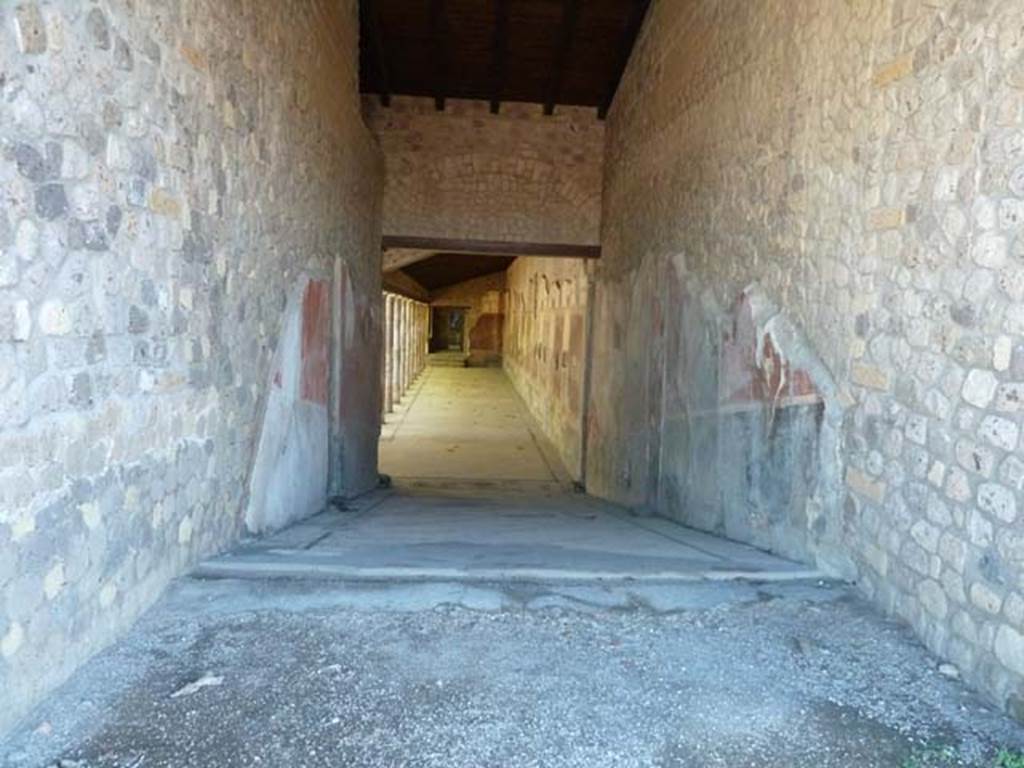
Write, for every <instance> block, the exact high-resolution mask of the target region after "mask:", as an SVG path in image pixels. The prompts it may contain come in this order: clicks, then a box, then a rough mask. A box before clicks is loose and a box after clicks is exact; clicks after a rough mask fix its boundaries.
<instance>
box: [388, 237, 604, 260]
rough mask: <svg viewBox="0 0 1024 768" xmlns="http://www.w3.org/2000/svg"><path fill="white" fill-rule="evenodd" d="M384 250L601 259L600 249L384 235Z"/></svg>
mask: <svg viewBox="0 0 1024 768" xmlns="http://www.w3.org/2000/svg"><path fill="white" fill-rule="evenodd" d="M381 245H382V247H383V248H385V249H386V248H418V249H421V250H430V251H438V252H452V253H474V254H479V255H482V256H556V257H566V258H575V259H597V258H600V257H601V246H600V245H577V244H575V243H529V242H514V241H504V240H459V239H451V238H446V237H417V236H415V235H411V236H410V235H384V237H383V238H382V240H381Z"/></svg>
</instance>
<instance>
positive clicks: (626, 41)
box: [597, 0, 651, 120]
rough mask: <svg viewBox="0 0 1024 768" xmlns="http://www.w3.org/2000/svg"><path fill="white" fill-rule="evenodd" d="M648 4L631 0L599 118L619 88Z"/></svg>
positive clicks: (639, 0) (647, 0)
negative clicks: (629, 11) (626, 23)
mask: <svg viewBox="0 0 1024 768" xmlns="http://www.w3.org/2000/svg"><path fill="white" fill-rule="evenodd" d="M650 4H651V3H650V0H633V8H632V9H631V13H630V16H629V23H628V25H627V26H626V29H625V32H624V33H623V35H622V41H621V42H620V43H619V58H618V61H617V62H616V63H615V69H614V70H613V72H612V78H611V80H610V81H609V82H608V87H607V88H606V89H605V97H604V100H603V101H602V102H601V106H600V107H598V109H597V116H598V118H599V119H601V120H604V119H605V117H607V115H608V110H609V109H611V108H612V102H613V101H614V100H615V93H616V91H618V90H619V83H620V82H621V81H622V76H623V74H625V72H626V66H627V65H628V64H629V57H630V54H632V53H633V46H634V45H635V44H636V39H637V37H639V35H640V28H641V27H642V26H643V23H644V17H645V16H646V15H647V8H648V6H649V5H650Z"/></svg>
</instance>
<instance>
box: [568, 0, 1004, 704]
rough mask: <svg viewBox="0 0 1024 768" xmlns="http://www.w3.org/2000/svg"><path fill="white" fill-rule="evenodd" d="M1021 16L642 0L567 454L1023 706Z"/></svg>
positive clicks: (858, 5)
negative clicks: (582, 440)
mask: <svg viewBox="0 0 1024 768" xmlns="http://www.w3.org/2000/svg"><path fill="white" fill-rule="evenodd" d="M1022 18H1024V2H1021V0H1001V1H999V2H995V1H990V0H985V1H982V0H938V2H925V1H924V0H909V1H907V2H897V1H896V0H864V1H863V2H855V3H838V2H829V3H814V2H792V0H763V2H756V3H754V2H744V1H743V0H725V1H724V2H696V1H695V2H686V3H683V2H676V1H675V0H656V2H655V3H654V4H653V6H652V9H651V11H650V14H649V16H648V18H647V21H646V23H645V27H644V30H643V32H642V33H641V38H640V40H639V44H638V47H637V49H636V50H635V51H634V55H633V57H632V60H631V62H630V65H629V67H628V71H627V73H626V76H625V79H624V81H623V84H622V87H621V89H620V91H619V94H618V97H617V99H616V102H615V104H614V107H613V109H612V111H611V114H610V116H609V122H608V129H607V130H608V142H607V145H608V146H607V158H608V160H607V165H606V172H605V187H604V189H605V196H604V221H603V231H602V240H603V248H604V253H603V258H602V261H601V265H600V266H601V272H600V284H599V286H598V289H597V300H596V304H595V319H594V324H595V327H594V348H595V351H594V368H593V375H592V379H593V382H594V400H593V408H592V410H591V415H590V417H591V421H590V424H589V435H590V442H589V448H588V457H589V461H588V468H587V469H588V476H587V481H588V488H590V489H591V490H596V491H599V492H601V493H602V494H604V495H606V496H610V497H612V498H615V499H619V500H623V501H627V502H629V503H634V504H644V505H648V506H650V507H652V508H654V509H657V510H658V511H661V512H663V513H665V514H669V515H672V516H674V517H678V518H680V519H683V520H687V521H688V522H692V523H695V524H697V525H701V526H703V527H706V528H711V529H715V530H720V531H724V532H727V533H729V534H730V535H733V536H735V537H738V538H745V539H748V540H751V541H754V542H756V543H758V544H761V545H765V546H770V547H772V548H775V549H778V550H781V551H784V552H788V553H790V554H796V555H800V556H802V557H804V558H806V559H812V560H817V561H818V562H820V563H822V564H823V565H825V566H827V567H829V568H830V569H831V570H833V571H835V572H838V573H841V574H847V575H852V576H855V577H856V578H857V580H858V582H859V584H860V585H861V586H862V588H863V589H864V591H865V592H866V593H867V594H868V595H869V596H871V597H872V598H873V599H874V600H875V601H876V602H877V603H878V604H879V605H881V606H883V607H884V608H885V609H887V610H890V611H892V612H894V613H896V614H898V615H899V616H901V617H903V618H904V619H905V620H907V621H908V622H909V623H910V624H912V625H913V627H914V628H915V629H916V631H917V632H918V634H919V635H920V636H921V637H922V638H923V639H924V640H925V642H927V644H928V645H929V646H930V647H931V648H932V649H933V650H934V651H936V652H937V653H938V654H939V655H941V656H943V657H946V658H949V659H951V660H953V661H954V662H955V663H956V664H958V665H959V666H960V668H961V669H962V671H963V673H964V675H965V676H966V677H967V678H968V679H969V680H970V681H971V682H972V683H974V684H975V685H977V686H978V687H980V688H982V689H983V690H985V691H986V692H988V694H989V695H990V696H991V697H992V698H993V699H994V700H995V701H997V702H998V703H1000V704H1002V705H1004V706H1006V707H1007V708H1009V709H1011V710H1013V711H1015V712H1016V713H1017V714H1018V716H1021V715H1024V704H1022V702H1024V688H1022V684H1024V523H1022V519H1021V512H1022V501H1024V497H1022V488H1024V455H1022V452H1021V448H1020V440H1019V438H1020V426H1021V415H1022V412H1024V408H1022V406H1021V395H1022V394H1024V236H1022V228H1024V130H1022V129H1024V121H1022V109H1024V57H1022V53H1024V26H1022V24H1021V19H1022ZM750 457H756V458H757V462H755V463H751V462H750ZM744 466H746V467H750V468H751V471H750V472H747V473H744V472H738V471H737V470H736V467H741V468H742V467H744ZM773 508H774V509H776V510H777V511H778V512H781V514H778V512H777V513H776V514H775V515H774V516H773V515H772V513H771V509H773Z"/></svg>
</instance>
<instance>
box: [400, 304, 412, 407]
mask: <svg viewBox="0 0 1024 768" xmlns="http://www.w3.org/2000/svg"><path fill="white" fill-rule="evenodd" d="M409 305H410V301H409V299H402V300H401V327H402V334H401V373H400V376H401V393H402V394H404V393H406V391H407V390H408V389H409V355H410V353H411V352H412V351H413V344H412V343H411V341H410V337H411V336H412V333H411V332H412V329H413V323H412V319H413V318H412V312H410V311H409Z"/></svg>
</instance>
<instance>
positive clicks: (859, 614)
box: [0, 579, 1024, 768]
mask: <svg viewBox="0 0 1024 768" xmlns="http://www.w3.org/2000/svg"><path fill="white" fill-rule="evenodd" d="M999 748H1014V749H1019V748H1024V728H1022V727H1021V726H1020V725H1019V724H1017V723H1015V722H1013V721H1011V720H1009V719H1007V718H1005V717H1003V716H1002V715H1000V714H998V713H996V712H994V711H993V710H992V709H991V708H989V707H988V706H986V705H985V704H984V703H983V702H982V701H981V700H980V699H979V698H978V697H976V696H975V695H974V694H972V693H970V692H969V691H968V690H967V689H966V688H965V687H964V686H963V685H962V684H961V683H960V682H958V681H956V680H954V679H950V678H948V677H947V676H945V675H943V674H941V673H940V672H939V670H938V663H937V661H936V660H935V659H934V658H933V657H931V656H930V655H929V654H928V653H927V652H926V651H925V650H924V649H923V648H922V647H921V646H920V645H919V644H918V643H917V641H916V640H915V639H914V638H913V636H912V635H911V634H910V633H909V631H908V630H906V629H905V628H904V627H902V626H901V625H899V624H897V623H895V622H889V621H886V620H884V619H882V618H880V617H879V616H878V614H877V613H876V612H874V611H873V610H872V609H871V608H870V607H869V606H868V605H867V604H866V603H864V602H863V601H862V600H861V599H860V598H858V597H856V596H855V594H854V593H853V591H852V590H851V589H849V588H848V587H845V586H840V585H829V584H789V585H761V586H757V585H742V584H696V585H677V586H667V587H657V586H644V587H634V588H625V587H602V586H586V585H581V586H579V587H575V588H574V587H559V588H557V589H548V588H543V587H539V586H528V585H522V584H520V585H514V586H512V585H505V586H501V585H496V586H493V587H479V586H478V587H465V586H458V585H446V584H418V585H397V584H396V585H377V586H369V585H348V586H345V585H340V584H336V583H323V582H321V583H312V582H309V583H307V582H287V581H276V582H259V581H248V582H242V581H230V580H223V581H201V580H191V579H185V580H181V581H179V582H177V583H176V584H175V585H174V586H173V587H172V589H171V590H170V591H169V593H168V594H167V596H166V597H165V598H164V599H163V600H162V601H161V603H160V604H158V605H157V606H156V607H155V608H154V609H153V610H152V611H150V612H149V613H148V614H147V615H146V616H145V617H144V618H143V620H142V621H141V622H139V624H138V625H137V626H136V627H135V628H134V629H133V630H132V632H131V633H129V634H128V635H127V636H126V637H125V638H124V639H123V640H122V641H121V642H119V643H118V644H117V645H115V646H114V647H113V648H111V649H109V650H108V651H107V652H105V653H103V654H101V655H100V656H98V657H97V658H95V659H94V660H92V661H91V662H90V663H89V664H87V665H86V666H85V667H84V668H83V669H82V670H81V671H80V672H79V673H78V674H77V675H75V677H73V678H72V679H71V680H70V681H69V682H68V683H67V684H66V685H65V686H64V687H63V688H62V689H61V690H60V691H59V692H58V693H57V694H56V695H55V696H53V697H51V698H50V699H49V700H48V701H47V702H46V703H45V705H43V706H42V707H40V708H39V709H38V710H37V711H36V712H35V713H33V714H32V715H31V716H30V718H29V719H28V720H27V721H26V722H25V724H24V727H23V729H22V730H20V731H19V732H17V733H15V734H14V735H13V737H12V738H11V739H9V741H8V742H7V743H6V744H2V745H0V764H2V765H4V766H13V767H17V768H22V767H23V766H53V765H60V766H74V767H75V768H79V767H80V768H114V767H115V766H116V767H117V768H129V767H131V768H158V767H160V766H189V767H190V768H201V767H205V766H211V767H213V766H216V767H217V768H231V767H233V766H260V765H262V766H273V767H274V768H278V767H280V768H299V767H301V766H310V767H312V766H332V767H338V766H346V767H351V768H362V767H366V768H369V767H371V766H375V767H377V766H379V767H381V768H383V767H385V766H415V767H417V768H420V767H422V768H428V767H437V768H460V767H463V766H465V767H466V768H469V767H470V766H472V767H473V768H483V767H485V766H494V768H499V767H500V768H511V767H513V766H515V767H518V766H558V767H559V768H562V767H566V768H568V767H570V766H588V767H589V766H609V767H612V766H614V767H615V768H629V767H631V766H661V767H663V768H669V767H670V766H680V767H682V766H686V767H688V768H703V767H704V766H709V767H710V766H728V767H729V768H742V767H743V766H756V767H757V768H766V767H768V766H778V767H779V768H799V767H800V766H808V767H810V766H813V767H814V768H828V767H829V766H857V767H858V768H866V767H870V766H896V767H897V768H901V767H902V766H911V765H933V764H934V765H977V766H991V765H992V764H993V758H994V755H995V754H996V752H997V750H998V749H999ZM943 750H944V751H945V754H944V756H943V757H942V758H941V759H940V758H938V757H937V755H939V754H940V751H943ZM929 756H932V757H929Z"/></svg>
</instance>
